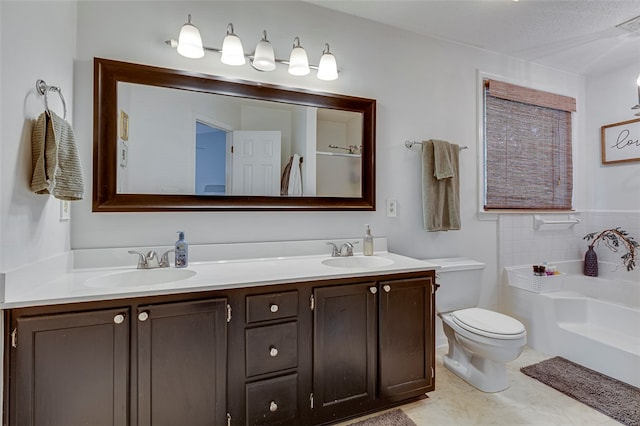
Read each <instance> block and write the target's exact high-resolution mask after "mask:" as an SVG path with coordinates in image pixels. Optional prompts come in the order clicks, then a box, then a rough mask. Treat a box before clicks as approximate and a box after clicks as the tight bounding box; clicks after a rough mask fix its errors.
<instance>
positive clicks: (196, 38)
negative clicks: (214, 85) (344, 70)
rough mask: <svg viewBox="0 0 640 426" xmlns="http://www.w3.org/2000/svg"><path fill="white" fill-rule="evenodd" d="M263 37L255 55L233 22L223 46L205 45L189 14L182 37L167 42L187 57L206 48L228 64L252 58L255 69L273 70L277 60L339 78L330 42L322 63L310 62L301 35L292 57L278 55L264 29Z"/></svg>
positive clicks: (295, 70)
mask: <svg viewBox="0 0 640 426" xmlns="http://www.w3.org/2000/svg"><path fill="white" fill-rule="evenodd" d="M262 34H263V36H262V39H261V40H260V41H259V42H258V44H257V45H256V48H255V51H254V53H252V54H247V53H245V52H244V49H243V47H242V41H241V40H240V37H238V35H237V34H235V32H234V29H233V24H232V23H229V25H227V34H226V36H225V37H224V40H223V43H222V48H221V49H219V48H216V47H207V46H204V45H203V44H202V38H201V36H200V31H199V30H198V28H197V27H196V26H195V25H193V24H192V23H191V15H188V19H187V23H186V24H184V25H183V26H182V28H181V29H180V35H179V37H178V40H177V41H176V40H173V39H172V40H167V41H166V43H167V44H168V45H169V46H171V47H173V48H177V50H178V53H179V54H181V55H182V56H184V57H187V58H192V59H198V58H202V57H203V56H204V51H209V52H216V53H219V54H221V57H220V61H221V62H222V63H223V64H226V65H232V66H239V65H244V64H245V63H246V59H249V60H250V62H251V65H252V66H253V68H255V69H256V70H258V71H273V70H275V68H276V63H279V64H283V65H287V67H288V71H289V74H291V75H295V76H304V75H307V74H309V73H310V72H311V69H313V70H317V72H318V73H317V77H318V78H319V79H320V80H335V79H337V78H338V66H337V63H336V58H335V56H333V54H332V53H331V52H330V51H329V44H328V43H325V45H324V49H323V51H322V56H321V58H320V62H319V65H312V64H309V59H308V57H307V52H306V50H305V49H304V48H303V47H302V46H301V45H300V38H299V37H297V36H296V37H295V38H294V41H293V48H292V50H291V54H290V57H289V60H284V59H278V58H276V57H275V53H274V50H273V46H272V45H271V43H270V42H269V40H268V39H267V31H266V30H264V31H263V33H262Z"/></svg>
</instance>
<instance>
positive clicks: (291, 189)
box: [287, 154, 302, 196]
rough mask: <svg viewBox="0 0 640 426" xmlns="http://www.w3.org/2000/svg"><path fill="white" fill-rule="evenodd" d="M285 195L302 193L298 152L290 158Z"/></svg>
mask: <svg viewBox="0 0 640 426" xmlns="http://www.w3.org/2000/svg"><path fill="white" fill-rule="evenodd" d="M287 195H293V196H300V195H302V171H301V170H300V156H299V155H298V154H293V159H292V160H291V169H290V170H289V185H288V186H287Z"/></svg>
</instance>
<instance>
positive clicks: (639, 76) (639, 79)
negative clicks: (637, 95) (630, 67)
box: [636, 75, 640, 87]
mask: <svg viewBox="0 0 640 426" xmlns="http://www.w3.org/2000/svg"><path fill="white" fill-rule="evenodd" d="M636 84H637V85H638V87H640V75H638V79H637V80H636Z"/></svg>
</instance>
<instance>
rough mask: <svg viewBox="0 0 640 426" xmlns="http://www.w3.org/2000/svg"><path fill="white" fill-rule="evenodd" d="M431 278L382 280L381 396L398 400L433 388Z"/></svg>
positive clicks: (433, 312) (433, 349)
mask: <svg viewBox="0 0 640 426" xmlns="http://www.w3.org/2000/svg"><path fill="white" fill-rule="evenodd" d="M432 282H433V281H432V280H431V279H430V278H412V279H405V280H394V281H381V282H380V284H379V289H380V292H379V294H380V310H379V312H380V317H379V348H380V350H379V353H380V360H379V375H380V377H379V381H380V397H381V398H383V399H386V400H393V401H399V400H404V399H407V398H411V397H414V396H417V395H422V394H424V393H426V392H429V391H431V390H433V388H434V377H435V372H434V370H433V369H434V366H435V359H434V357H435V346H434V345H435V342H434V336H435V334H434V333H435V321H434V315H435V311H434V303H435V299H434V293H435V287H434V286H433V284H432Z"/></svg>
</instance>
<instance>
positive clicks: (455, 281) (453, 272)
mask: <svg viewBox="0 0 640 426" xmlns="http://www.w3.org/2000/svg"><path fill="white" fill-rule="evenodd" d="M424 260H425V261H426V262H430V263H433V264H435V265H437V266H439V269H437V270H436V282H437V283H438V284H440V288H438V291H437V292H436V310H437V311H438V312H451V311H457V310H458V309H464V308H472V307H474V306H478V303H479V301H480V290H481V289H482V270H483V269H484V267H485V264H484V263H482V262H478V261H477V260H472V259H467V258H464V257H443V258H440V259H424Z"/></svg>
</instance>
